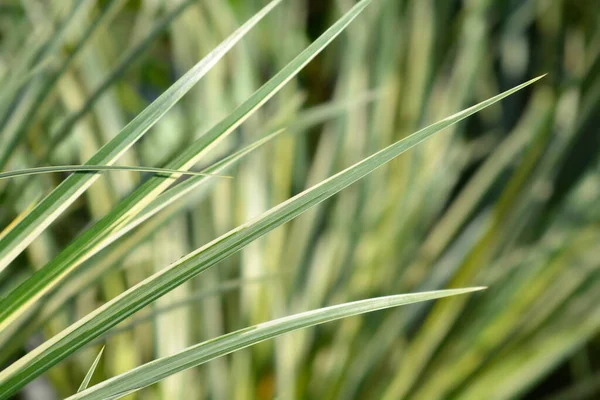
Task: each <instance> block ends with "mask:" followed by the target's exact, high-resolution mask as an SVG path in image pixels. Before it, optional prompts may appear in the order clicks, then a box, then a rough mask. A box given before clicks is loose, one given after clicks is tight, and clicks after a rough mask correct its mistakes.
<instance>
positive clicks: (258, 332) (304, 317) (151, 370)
mask: <svg viewBox="0 0 600 400" xmlns="http://www.w3.org/2000/svg"><path fill="white" fill-rule="evenodd" d="M483 289H485V288H482V287H475V288H467V289H452V290H440V291H434V292H423V293H412V294H401V295H395V296H385V297H378V298H374V299H368V300H360V301H354V302H350V303H345V304H340V305H336V306H331V307H324V308H320V309H317V310H312V311H307V312H303V313H299V314H295V315H291V316H288V317H283V318H279V319H276V320H273V321H269V322H265V323H262V324H258V325H255V326H251V327H248V328H244V329H240V330H238V331H236V332H232V333H230V334H227V335H223V336H220V337H217V338H215V339H212V340H208V341H206V342H203V343H200V344H198V345H196V346H192V347H189V348H187V349H185V350H183V351H181V352H179V353H177V354H174V355H172V356H168V357H163V358H160V359H158V360H155V361H152V362H149V363H147V364H144V365H142V366H140V367H138V368H135V369H133V370H131V371H129V372H126V373H124V374H121V375H119V376H116V377H114V378H111V379H108V380H106V381H104V382H102V383H99V384H98V385H94V386H92V387H91V388H89V389H87V390H85V391H83V392H81V393H77V394H76V395H74V396H71V397H69V399H70V400H75V399H86V400H95V399H98V400H100V399H117V398H119V397H121V396H123V395H124V394H128V393H132V392H133V391H136V390H139V389H142V388H144V387H147V386H149V385H152V384H154V383H156V382H159V381H161V380H163V379H165V378H166V377H168V376H170V375H173V374H176V373H177V372H181V371H183V370H185V369H188V368H192V367H195V366H198V365H200V364H203V363H206V362H208V361H210V360H212V359H215V358H217V357H221V356H224V355H226V354H229V353H233V352H234V351H237V350H240V349H243V348H246V347H249V346H252V345H254V344H256V343H260V342H262V341H265V340H268V339H272V338H275V337H277V336H280V335H283V334H285V333H288V332H292V331H295V330H298V329H303V328H308V327H311V326H314V325H318V324H323V323H326V322H331V321H335V320H338V319H342V318H347V317H351V316H354V315H358V314H364V313H368V312H372V311H376V310H383V309H386V308H391V307H398V306H402V305H407V304H411V303H418V302H421V301H427V300H434V299H439V298H442V297H448V296H455V295H460V294H465V293H471V292H475V291H478V290H483Z"/></svg>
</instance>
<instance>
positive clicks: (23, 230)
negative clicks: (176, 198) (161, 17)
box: [0, 0, 281, 330]
mask: <svg viewBox="0 0 600 400" xmlns="http://www.w3.org/2000/svg"><path fill="white" fill-rule="evenodd" d="M280 1H281V0H274V1H272V2H271V3H269V5H267V6H266V7H264V8H263V9H262V10H261V11H259V12H258V13H257V14H256V15H254V16H253V17H252V18H251V19H250V20H248V21H247V22H246V23H245V24H244V25H242V26H241V27H240V28H239V29H237V30H236V31H235V32H234V33H232V34H231V36H229V37H228V38H227V39H226V40H225V41H223V42H222V43H221V44H220V45H219V46H218V47H217V48H215V49H214V50H213V51H212V52H211V53H209V54H208V55H207V56H206V57H205V58H204V59H202V60H201V61H200V62H199V63H198V64H196V65H195V66H194V67H193V68H192V69H190V70H189V71H188V72H187V73H186V74H185V75H184V76H183V77H181V78H180V79H179V80H178V81H177V82H175V84H173V86H171V87H170V88H169V89H167V91H166V92H165V93H163V94H162V95H161V96H160V97H159V98H158V99H156V100H155V101H154V102H153V103H152V104H151V105H149V106H148V107H147V108H146V109H145V110H144V111H142V112H141V113H140V114H139V115H138V116H137V117H136V118H134V119H133V120H132V121H131V122H130V123H129V124H128V125H127V126H126V127H125V128H123V130H122V131H121V132H120V133H119V134H118V135H117V136H116V137H115V138H114V139H113V140H111V141H110V142H109V143H108V144H106V145H105V146H104V147H102V148H101V149H100V150H99V151H98V152H97V153H96V154H95V155H94V156H93V157H92V158H91V159H90V160H89V161H88V162H87V163H86V165H110V164H112V163H114V162H115V161H116V160H117V158H118V157H119V156H120V155H122V154H123V153H124V152H125V151H126V150H127V149H128V148H130V147H131V146H132V145H133V144H134V143H135V142H136V141H137V140H138V139H139V138H140V137H142V135H143V134H144V133H145V132H146V131H148V129H150V128H151V127H152V126H153V125H154V124H155V123H156V122H157V121H158V120H159V119H160V117H162V116H163V115H164V114H165V113H166V112H167V111H168V110H169V109H170V108H171V107H173V106H174V105H175V103H177V101H179V99H180V98H181V97H183V95H184V94H185V93H186V92H187V91H189V90H190V89H191V88H192V87H193V86H194V84H196V82H198V80H200V78H201V77H203V76H204V75H205V74H206V73H207V72H208V71H209V70H210V69H211V68H212V67H213V66H214V65H215V64H216V63H217V61H219V60H220V59H221V58H222V57H223V56H224V55H225V54H226V53H227V52H228V51H229V49H231V48H232V47H233V45H235V44H236V43H237V42H238V41H239V40H240V39H242V37H244V36H245V35H246V33H247V32H248V31H249V30H250V29H251V28H252V27H253V26H254V25H256V24H257V23H258V22H259V21H260V20H261V19H262V18H263V17H264V16H265V15H267V13H268V12H269V11H271V10H272V9H273V8H274V7H275V6H276V5H277V4H279V2H280ZM189 167H191V166H189ZM189 167H188V168H186V169H189ZM167 168H170V169H180V168H179V167H176V168H172V167H170V166H168V167H167ZM98 177H99V175H98V174H74V175H71V176H69V177H68V178H67V179H66V180H65V181H63V182H62V183H61V184H60V185H59V186H58V187H57V188H56V189H55V190H54V191H53V192H52V193H50V195H48V196H47V197H46V198H45V199H44V200H42V202H40V204H38V205H37V206H36V207H35V208H34V209H33V210H32V211H31V213H29V214H28V215H27V216H26V217H25V218H24V219H23V220H22V221H21V222H20V223H19V224H18V226H16V227H15V228H14V229H12V230H11V231H10V232H9V233H8V234H7V235H6V236H5V237H4V238H2V240H1V241H0V271H2V270H3V269H4V268H6V266H7V265H8V264H9V263H10V262H11V261H12V260H13V259H14V258H15V257H16V256H17V255H18V254H19V253H20V252H21V251H22V250H23V249H24V248H25V247H27V245H29V243H31V242H32V241H33V240H34V239H35V238H36V237H37V236H38V235H39V234H40V233H41V232H42V231H43V230H44V229H45V228H46V227H47V226H48V225H49V224H50V223H51V222H52V221H54V220H55V219H56V218H57V217H58V216H59V215H60V214H61V213H62V212H63V211H64V210H65V209H66V208H67V207H68V206H69V205H70V204H71V203H73V201H75V199H76V198H77V197H78V196H79V195H80V194H81V193H83V192H84V191H85V190H86V189H87V188H88V187H89V186H90V185H91V184H92V183H93V182H94V181H95V180H96V179H98ZM163 181H164V179H163V180H159V182H163ZM168 181H169V182H171V183H172V180H171V179H169V180H168ZM156 182H157V181H156V180H155V181H151V183H156ZM146 187H148V185H146ZM136 201H137V200H136ZM118 211H120V210H115V212H114V213H113V214H111V215H113V216H115V215H116V216H117V219H120V218H122V215H117V213H118ZM108 225H109V224H106V226H108ZM110 226H111V227H112V225H110ZM88 232H89V231H88ZM92 235H93V233H92ZM82 238H83V237H79V239H81V240H83V239H82ZM86 240H87V239H86ZM78 246H79V245H77V246H75V247H78ZM69 249H71V250H72V249H73V246H71V247H69V248H67V250H69ZM71 250H69V251H66V252H63V253H61V254H62V255H63V258H61V256H59V257H57V258H55V259H54V260H53V261H54V262H55V263H56V264H58V265H60V266H61V267H51V268H44V269H42V270H40V271H38V274H37V276H36V275H34V276H33V277H32V278H34V279H28V280H27V281H25V282H24V284H22V285H21V286H19V287H18V288H17V289H16V290H15V291H14V292H12V293H11V294H10V295H9V296H8V297H7V298H5V299H3V301H0V330H2V329H4V328H5V327H6V325H7V324H8V323H10V322H11V320H14V318H11V319H8V318H7V317H8V316H10V315H12V314H13V313H14V312H15V311H16V310H19V309H20V308H22V307H25V306H26V305H28V304H29V305H30V304H33V303H34V302H35V301H37V300H38V299H39V298H40V297H41V296H42V295H43V294H44V293H46V292H47V290H48V288H49V286H50V285H51V284H52V283H54V282H55V280H56V279H58V278H59V277H60V276H62V275H64V274H65V270H66V268H67V267H69V266H72V265H73V264H72V263H71V262H70V261H71V258H70V257H72V256H73V254H74V253H76V252H72V251H71ZM78 250H82V249H81V248H80V249H78ZM65 258H67V261H66V262H65ZM78 258H79V257H75V259H78ZM47 267H48V266H47Z"/></svg>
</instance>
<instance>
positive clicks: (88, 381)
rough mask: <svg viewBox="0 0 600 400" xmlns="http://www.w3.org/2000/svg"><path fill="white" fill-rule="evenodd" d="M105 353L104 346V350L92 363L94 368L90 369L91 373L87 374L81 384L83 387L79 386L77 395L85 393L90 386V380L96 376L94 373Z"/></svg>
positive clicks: (102, 349)
mask: <svg viewBox="0 0 600 400" xmlns="http://www.w3.org/2000/svg"><path fill="white" fill-rule="evenodd" d="M103 352H104V346H102V348H101V349H100V352H99V353H98V355H97V356H96V359H95V360H94V362H93V363H92V366H91V367H90V369H89V371H88V372H87V374H85V378H83V381H82V382H81V385H80V386H79V389H77V393H79V392H83V391H84V390H85V389H87V387H88V386H89V384H90V380H91V379H92V376H93V375H94V372H95V371H96V367H98V363H99V362H100V358H102V353H103Z"/></svg>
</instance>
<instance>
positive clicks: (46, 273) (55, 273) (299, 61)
mask: <svg viewBox="0 0 600 400" xmlns="http://www.w3.org/2000/svg"><path fill="white" fill-rule="evenodd" d="M371 1H372V0H362V1H361V2H360V3H358V4H356V5H355V6H354V7H353V8H352V9H351V10H350V11H348V12H347V13H346V14H345V15H344V16H343V17H342V18H340V19H339V20H338V21H337V22H336V23H334V24H333V25H332V26H331V27H330V28H329V29H328V30H327V31H325V33H323V34H322V35H321V36H320V37H319V38H318V39H317V40H315V41H314V42H313V43H312V44H311V45H309V46H308V47H307V48H306V49H305V50H304V51H302V52H301V53H300V54H299V55H298V56H296V58H294V59H293V60H292V61H291V62H290V63H288V64H287V65H286V66H285V67H284V68H283V69H282V70H281V71H279V72H278V73H277V74H276V75H275V76H274V77H273V78H271V79H270V80H269V81H268V82H267V83H265V84H264V85H263V86H262V87H261V88H260V89H258V90H257V91H256V92H254V94H252V95H251V96H250V97H249V98H248V99H247V100H246V101H245V102H244V103H243V104H241V105H240V106H239V107H237V108H236V109H235V110H234V111H233V112H232V113H231V114H230V115H229V116H227V117H226V118H224V119H223V120H222V121H221V122H219V123H218V124H216V125H215V126H214V127H213V128H211V129H210V130H209V131H208V132H206V133H205V134H204V135H202V136H201V137H200V138H199V139H198V140H196V141H195V142H194V143H192V144H190V146H189V147H188V148H187V149H185V150H184V151H183V153H181V154H180V155H179V156H178V157H177V158H176V159H175V160H173V161H172V162H170V163H169V164H168V165H167V168H170V169H177V170H187V169H190V168H191V167H192V166H193V165H195V164H196V163H197V162H198V161H199V160H200V159H201V158H202V157H203V156H204V155H206V154H207V153H208V152H210V151H211V150H212V149H213V148H214V147H215V146H216V145H217V144H218V143H219V142H220V141H221V140H223V139H224V138H225V137H226V136H227V135H229V134H230V133H232V132H233V131H234V130H235V129H236V128H237V127H238V126H240V125H241V124H242V123H243V122H244V121H245V120H246V119H248V118H249V117H250V116H251V115H252V114H253V113H254V112H255V111H256V110H258V109H259V108H260V107H261V106H262V105H263V104H264V103H265V102H267V101H268V100H269V99H270V98H271V97H273V96H274V95H275V94H276V93H277V92H278V91H279V90H281V88H282V87H283V86H284V85H285V84H286V83H287V82H289V81H290V80H291V79H292V78H293V77H294V76H295V75H296V74H297V73H298V72H299V71H300V70H301V69H302V68H303V67H304V66H305V65H306V64H308V63H309V62H310V61H311V60H312V59H313V58H314V57H316V56H317V54H319V53H320V52H321V51H322V50H323V49H324V48H325V47H327V45H328V44H329V43H331V41H333V40H334V39H335V38H336V37H337V36H338V35H339V34H340V33H341V32H342V31H343V30H344V29H345V28H346V27H347V26H348V25H349V24H350V22H352V21H353V20H354V19H355V18H356V17H357V16H358V15H359V14H360V13H361V12H362V10H364V8H365V7H366V6H367V5H369V4H370V3H371ZM278 2H279V0H275V1H274V2H272V3H271V5H269V6H267V7H266V8H265V9H263V11H261V14H264V13H266V11H265V10H268V9H270V8H272V7H274V5H275V4H277V3H278ZM257 16H258V15H257ZM257 16H255V17H254V18H253V20H254V19H256V18H257ZM96 164H97V163H96ZM171 183H172V180H171V179H168V178H162V177H158V176H154V177H151V178H150V179H148V181H146V182H145V183H144V184H143V185H142V186H141V187H140V188H138V189H137V190H136V191H135V192H133V193H132V194H131V195H129V196H128V197H127V198H126V199H124V200H123V201H121V202H120V203H119V204H118V205H117V206H115V207H114V208H113V210H112V211H111V212H110V213H109V214H108V215H107V216H106V217H104V218H103V219H102V220H100V221H99V222H98V223H97V224H96V225H94V226H93V227H92V228H91V229H89V230H87V231H86V232H84V233H83V234H82V235H81V236H78V237H77V238H76V239H75V240H74V241H73V242H71V244H70V245H69V246H68V247H67V248H66V249H65V250H63V251H62V252H61V253H60V254H59V255H58V256H57V257H55V258H54V259H53V260H52V261H50V262H49V263H48V264H47V265H46V266H45V267H44V268H42V269H41V270H39V271H37V272H36V273H35V274H34V275H33V276H32V277H31V278H30V279H28V280H27V281H25V282H24V283H23V284H21V285H20V286H19V287H18V288H17V289H16V290H15V291H13V292H11V293H10V294H9V295H8V296H7V297H6V298H4V299H2V300H0V331H1V330H2V329H4V328H5V327H6V326H8V325H9V324H10V323H11V322H13V321H15V320H16V319H17V318H18V317H19V315H20V314H22V313H24V312H26V310H27V308H28V307H31V306H32V305H34V304H35V303H36V301H37V300H39V299H40V298H41V297H42V296H43V295H44V294H46V293H48V291H50V290H51V289H52V288H53V287H54V286H56V285H57V283H58V282H60V280H61V279H63V278H64V277H65V276H66V275H67V274H68V273H69V272H70V271H72V270H73V269H74V268H75V267H77V266H78V265H79V264H81V263H82V262H83V261H85V260H86V259H88V258H90V257H91V256H93V255H94V254H95V253H96V252H97V250H98V249H100V248H102V244H103V242H104V241H105V240H110V236H111V234H112V233H113V232H118V231H119V230H120V228H121V227H122V226H123V225H125V224H127V223H128V221H129V220H130V219H131V218H133V217H134V216H135V215H136V214H138V213H139V212H140V211H142V210H143V208H144V207H145V206H147V205H148V204H149V203H150V202H151V201H152V200H153V199H154V198H156V197H157V196H158V195H159V194H160V193H161V192H163V191H164V190H165V189H166V188H167V187H168V186H170V185H171ZM59 188H60V186H59ZM0 244H1V243H0Z"/></svg>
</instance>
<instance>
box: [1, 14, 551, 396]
mask: <svg viewBox="0 0 600 400" xmlns="http://www.w3.org/2000/svg"><path fill="white" fill-rule="evenodd" d="M359 4H361V3H359ZM540 78H541V77H538V78H535V79H532V80H530V81H528V82H525V83H523V84H521V85H518V86H516V87H515V88H513V89H510V90H508V91H506V92H504V93H501V94H499V95H497V96H494V97H492V98H490V99H488V100H486V101H483V102H481V103H479V104H477V105H475V106H473V107H470V108H468V109H466V110H464V111H461V112H459V113H457V114H454V115H452V116H450V117H447V118H445V119H443V120H441V121H439V122H437V123H434V124H432V125H430V126H428V127H426V128H424V129H422V130H420V131H418V132H416V133H414V134H412V135H410V136H408V137H406V138H405V139H403V140H400V141H398V142H396V143H394V144H392V145H390V146H388V147H386V148H385V149H383V150H381V151H379V152H377V153H375V154H373V155H371V156H370V157H368V158H366V159H364V160H362V161H360V162H359V163H357V164H355V165H353V166H351V167H349V168H347V169H345V170H343V171H341V172H339V173H337V174H336V175H334V176H332V177H330V178H329V179H326V180H325V181H323V182H321V183H319V184H318V185H315V186H313V187H312V188H310V189H308V190H306V191H304V192H302V193H300V194H298V195H296V196H294V197H292V198H291V199H289V200H287V201H285V202H284V203H282V204H280V205H278V206H276V207H274V208H272V209H270V210H269V211H267V212H265V213H264V214H262V215H260V216H258V217H257V218H255V219H253V220H251V221H249V222H247V223H245V224H243V225H241V226H239V227H237V228H235V229H233V230H232V231H230V232H228V233H226V234H224V235H223V236H221V237H219V238H217V239H215V240H214V241H212V242H210V243H208V244H206V245H205V246H203V247H201V248H199V249H197V250H196V251H194V252H192V253H191V254H189V255H187V256H186V257H184V258H182V259H180V260H178V261H176V262H175V263H173V264H171V265H170V266H169V267H167V268H165V269H163V270H162V271H160V272H158V273H156V274H154V275H152V276H151V277H149V278H147V279H146V280H144V281H142V282H140V283H139V284H138V285H136V286H134V287H132V288H130V289H129V290H127V291H126V292H124V293H122V294H121V295H119V296H118V297H116V298H114V299H113V300H111V301H110V302H108V303H106V304H104V305H103V306H101V307H99V308H98V309H96V310H95V311H94V312H92V313H90V314H88V315H87V316H85V317H84V318H82V319H81V320H79V321H78V322H77V323H75V324H73V325H72V326H70V327H69V328H67V329H65V330H64V331H63V332H61V333H59V334H58V335H56V336H54V337H53V338H52V339H50V340H49V341H47V342H46V343H44V344H42V345H40V346H38V347H37V348H36V349H34V350H33V351H31V352H30V353H28V354H27V355H26V356H24V357H22V358H21V359H20V360H18V361H17V362H15V363H14V364H13V365H11V366H10V367H9V368H7V369H6V370H4V371H3V372H1V373H0V385H1V390H2V391H0V396H1V395H6V394H9V393H13V392H14V391H15V390H17V389H18V388H20V387H21V386H23V385H24V384H25V383H27V382H29V381H30V380H32V379H33V378H34V377H36V376H37V375H39V374H40V373H42V372H43V371H45V370H46V369H48V368H49V367H50V366H52V365H54V364H56V363H57V362H58V361H60V360H61V359H63V358H64V357H66V356H67V355H69V354H71V353H73V352H74V351H76V350H77V349H78V348H80V347H81V346H83V345H84V344H85V343H87V342H89V341H90V340H92V339H94V338H95V337H98V336H99V335H101V334H102V333H104V332H106V331H107V330H108V329H110V328H111V327H112V326H114V325H116V324H118V323H119V322H120V321H122V320H124V319H125V318H127V317H128V316H130V315H132V314H133V313H135V312H136V311H137V310H139V309H141V308H143V307H145V306H146V305H147V304H149V303H151V302H152V301H154V300H156V299H157V298H159V297H161V296H162V295H163V294H165V293H167V292H169V291H170V290H172V289H173V288H175V287H177V286H179V285H180V284H181V283H183V282H185V281H187V280H189V279H191V278H192V277H194V276H196V275H198V274H199V273H201V272H202V271H204V270H206V269H208V268H210V267H211V266H213V265H215V264H217V263H218V262H219V261H222V260H224V259H225V258H227V257H229V256H230V255H232V254H234V253H236V252H237V251H239V250H241V249H242V248H244V247H245V246H246V245H247V244H248V243H250V242H252V241H253V240H255V239H256V238H258V237H260V236H263V235H264V234H266V233H267V232H270V231H271V230H273V229H275V228H276V227H278V226H280V225H282V224H284V223H285V222H287V221H290V220H291V219H293V218H295V217H296V216H298V215H300V214H302V213H303V212H305V211H306V210H308V209H309V208H311V207H313V206H315V205H317V204H319V203H320V202H322V201H324V200H326V199H327V198H329V197H331V196H333V195H334V194H336V193H337V192H339V191H341V190H342V189H344V188H345V187H347V186H349V185H351V184H352V183H354V182H356V181H357V180H359V179H360V178H362V177H364V176H366V175H367V174H369V173H370V172H372V171H374V170H375V169H377V168H379V167H381V166H382V165H384V164H386V163H387V162H389V161H391V160H392V159H394V158H395V157H397V156H398V155H400V154H402V153H403V152H405V151H406V150H408V149H410V148H412V147H414V146H416V145H417V144H419V143H421V142H422V141H424V140H426V139H427V138H429V137H431V136H432V135H434V134H435V133H437V132H439V131H441V130H442V129H444V128H447V127H449V126H451V125H453V124H455V123H457V122H459V121H461V120H463V119H465V118H467V117H468V116H470V115H472V114H474V113H476V112H477V111H479V110H481V109H483V108H486V107H488V106H490V105H492V104H494V103H496V102H498V101H499V100H501V99H503V98H505V97H507V96H509V95H511V94H512V93H515V92H516V91H518V90H520V89H522V88H524V87H526V86H528V85H530V84H532V83H533V82H535V81H537V80H538V79H540Z"/></svg>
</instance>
